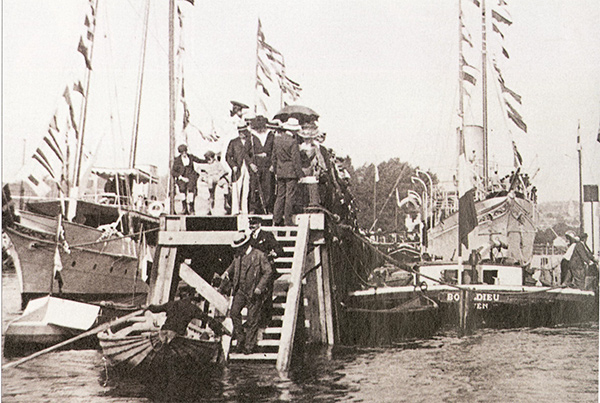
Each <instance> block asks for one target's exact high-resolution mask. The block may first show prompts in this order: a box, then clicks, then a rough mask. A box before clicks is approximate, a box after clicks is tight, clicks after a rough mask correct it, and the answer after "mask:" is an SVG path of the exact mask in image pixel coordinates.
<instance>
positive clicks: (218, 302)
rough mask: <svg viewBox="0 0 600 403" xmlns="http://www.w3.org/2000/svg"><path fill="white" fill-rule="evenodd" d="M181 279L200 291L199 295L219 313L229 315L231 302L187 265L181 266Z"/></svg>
mask: <svg viewBox="0 0 600 403" xmlns="http://www.w3.org/2000/svg"><path fill="white" fill-rule="evenodd" d="M179 277H180V278H181V279H182V280H183V281H185V282H186V283H187V284H189V285H190V286H192V287H194V288H195V289H196V291H198V294H200V295H201V296H202V297H204V298H205V299H206V300H207V301H208V302H209V303H210V305H211V306H213V307H214V308H215V309H216V310H217V311H219V312H220V313H221V314H223V315H225V314H227V310H228V309H229V300H228V299H227V298H226V297H224V296H223V295H222V294H221V293H219V291H217V290H215V289H214V288H213V287H212V286H211V285H210V284H209V283H208V282H207V281H206V280H204V279H203V278H202V277H200V276H199V275H198V274H197V273H196V272H195V271H194V270H192V268H191V267H190V266H188V265H187V264H186V263H181V266H179Z"/></svg>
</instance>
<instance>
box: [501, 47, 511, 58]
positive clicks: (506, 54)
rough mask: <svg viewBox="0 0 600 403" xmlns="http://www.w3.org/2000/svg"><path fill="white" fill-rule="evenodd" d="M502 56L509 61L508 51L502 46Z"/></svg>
mask: <svg viewBox="0 0 600 403" xmlns="http://www.w3.org/2000/svg"><path fill="white" fill-rule="evenodd" d="M502 54H503V55H504V57H506V58H507V59H510V56H509V55H508V51H507V50H506V48H505V47H504V46H503V47H502Z"/></svg>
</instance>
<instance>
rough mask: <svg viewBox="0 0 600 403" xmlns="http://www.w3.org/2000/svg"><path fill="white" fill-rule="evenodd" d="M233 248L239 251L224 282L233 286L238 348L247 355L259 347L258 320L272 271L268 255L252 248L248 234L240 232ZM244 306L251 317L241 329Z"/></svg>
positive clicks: (233, 315) (234, 322) (234, 329)
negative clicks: (257, 345) (257, 344)
mask: <svg viewBox="0 0 600 403" xmlns="http://www.w3.org/2000/svg"><path fill="white" fill-rule="evenodd" d="M231 246H233V247H234V248H235V249H236V255H235V257H234V258H233V261H232V262H231V264H230V265H229V267H228V268H227V270H226V271H225V273H223V276H222V281H223V282H227V281H229V282H231V285H232V293H233V302H232V304H231V310H230V316H231V319H232V321H233V334H234V337H235V338H236V340H237V348H238V350H241V351H242V352H244V353H246V354H248V353H252V352H253V350H254V348H255V347H256V343H257V340H256V338H257V334H258V325H259V320H260V318H261V316H262V308H263V304H264V301H265V296H266V293H267V287H268V283H269V281H270V279H271V277H272V272H273V269H272V268H271V265H270V264H269V262H268V260H267V257H266V256H265V254H264V253H263V252H261V251H260V250H258V249H255V248H253V247H252V246H251V245H250V234H249V233H247V232H244V231H240V233H239V234H237V235H236V237H235V238H234V240H233V242H232V244H231ZM244 307H247V308H248V316H247V318H246V323H245V324H244V325H243V326H242V309H244Z"/></svg>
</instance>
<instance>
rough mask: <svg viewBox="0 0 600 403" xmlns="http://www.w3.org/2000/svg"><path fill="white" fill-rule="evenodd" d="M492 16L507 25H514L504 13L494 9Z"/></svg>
mask: <svg viewBox="0 0 600 403" xmlns="http://www.w3.org/2000/svg"><path fill="white" fill-rule="evenodd" d="M492 18H493V19H495V20H496V21H498V22H501V23H503V24H506V25H512V21H511V20H509V19H508V18H506V17H504V16H502V14H500V13H498V12H497V11H496V10H492Z"/></svg>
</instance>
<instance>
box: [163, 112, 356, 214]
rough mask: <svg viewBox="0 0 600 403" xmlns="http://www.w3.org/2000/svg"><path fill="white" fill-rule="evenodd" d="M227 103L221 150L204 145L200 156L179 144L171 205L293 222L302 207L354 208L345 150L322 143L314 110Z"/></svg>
mask: <svg viewBox="0 0 600 403" xmlns="http://www.w3.org/2000/svg"><path fill="white" fill-rule="evenodd" d="M231 105H232V108H231V111H230V115H231V118H232V125H235V130H236V132H237V135H236V136H235V137H234V138H232V139H231V140H230V141H229V143H228V145H227V149H226V152H225V155H224V156H221V155H220V154H219V153H215V152H213V151H208V152H206V153H205V154H204V156H203V158H200V157H197V156H195V155H193V154H191V153H189V152H188V147H187V145H185V144H181V145H179V147H178V151H179V155H178V156H177V158H175V160H174V162H173V166H172V168H171V174H172V176H173V180H174V182H175V184H176V189H177V196H176V200H178V203H177V204H176V207H177V212H178V213H180V214H198V215H226V214H232V215H237V214H273V223H274V225H293V224H294V223H293V221H292V216H293V214H295V213H298V212H301V211H303V209H304V208H305V207H321V208H325V209H327V210H328V211H331V212H332V213H334V214H337V215H338V216H340V217H343V218H350V217H352V216H353V215H355V211H354V207H353V205H352V196H351V194H350V191H349V178H350V176H349V174H348V171H347V169H346V168H345V167H344V158H340V157H336V155H335V153H334V152H333V150H331V149H329V148H326V147H325V146H324V145H323V143H324V141H325V138H326V134H325V133H323V132H322V131H321V130H320V129H319V127H318V125H317V123H316V117H307V116H302V117H301V118H300V119H298V118H297V117H287V118H286V119H285V121H282V120H279V119H272V120H269V119H267V118H266V117H265V116H262V115H256V116H254V115H251V114H249V113H244V112H245V110H246V109H248V106H246V105H244V104H242V103H240V102H236V101H231ZM222 157H223V158H222ZM195 164H199V165H198V166H197V167H198V168H199V171H200V172H198V170H197V167H196V166H195Z"/></svg>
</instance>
